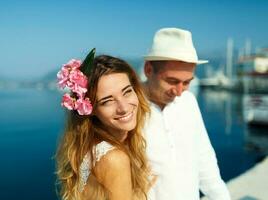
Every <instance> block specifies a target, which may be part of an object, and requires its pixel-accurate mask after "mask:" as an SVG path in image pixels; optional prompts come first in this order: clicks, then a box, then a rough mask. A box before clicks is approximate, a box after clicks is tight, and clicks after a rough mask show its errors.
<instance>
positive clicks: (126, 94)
mask: <svg viewBox="0 0 268 200" xmlns="http://www.w3.org/2000/svg"><path fill="white" fill-rule="evenodd" d="M132 91H133V90H132V89H128V90H127V91H125V92H124V96H128V95H129V94H131V93H132Z"/></svg>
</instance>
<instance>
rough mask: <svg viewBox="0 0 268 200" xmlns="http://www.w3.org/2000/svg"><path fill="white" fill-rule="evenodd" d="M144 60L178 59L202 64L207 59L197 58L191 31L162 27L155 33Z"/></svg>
mask: <svg viewBox="0 0 268 200" xmlns="http://www.w3.org/2000/svg"><path fill="white" fill-rule="evenodd" d="M144 60H145V61H153V60H155V61H157V60H178V61H183V62H189V63H196V64H204V63H207V62H208V61H207V60H198V57H197V54H196V50H195V48H194V45H193V41H192V34H191V32H189V31H187V30H183V29H178V28H163V29H160V30H159V31H157V32H156V33H155V36H154V40H153V45H152V48H151V49H150V51H149V53H148V55H146V56H144Z"/></svg>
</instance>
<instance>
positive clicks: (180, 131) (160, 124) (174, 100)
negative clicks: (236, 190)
mask: <svg viewBox="0 0 268 200" xmlns="http://www.w3.org/2000/svg"><path fill="white" fill-rule="evenodd" d="M207 62H208V61H206V60H198V57H197V54H196V50H195V48H194V46H193V43H192V36H191V33H190V32H189V31H186V30H182V29H177V28H164V29H160V30H159V31H158V32H156V34H155V37H154V40H153V45H152V48H151V50H150V52H149V54H148V55H147V56H145V66H144V72H145V75H146V77H147V81H146V82H145V83H144V86H145V91H146V93H147V95H148V98H149V100H150V101H151V110H152V113H151V116H150V119H148V121H147V123H146V126H145V133H146V141H147V152H148V157H149V161H150V163H151V165H152V170H153V173H154V174H155V175H156V176H157V181H156V183H155V185H154V186H153V188H152V191H151V193H150V195H154V196H155V199H156V200H198V199H200V197H199V190H201V191H202V193H203V194H205V195H206V196H207V197H208V198H209V199H211V200H229V199H230V196H229V192H228V190H227V188H226V185H225V183H224V182H223V180H222V179H221V176H220V173H219V168H218V165H217V159H216V156H215V152H214V150H213V147H212V146H211V143H210V141H209V138H208V135H207V131H206V128H205V126H204V123H203V119H202V116H201V113H200V110H199V107H198V104H197V101H196V98H195V97H194V95H193V94H192V93H191V92H189V91H187V89H188V87H189V84H190V82H191V80H193V78H194V71H195V67H196V65H197V64H203V63H207Z"/></svg>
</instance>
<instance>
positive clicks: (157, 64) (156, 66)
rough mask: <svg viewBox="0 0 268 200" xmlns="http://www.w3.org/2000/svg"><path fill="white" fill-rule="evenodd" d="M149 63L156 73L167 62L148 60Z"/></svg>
mask: <svg viewBox="0 0 268 200" xmlns="http://www.w3.org/2000/svg"><path fill="white" fill-rule="evenodd" d="M149 62H150V64H151V65H152V67H153V72H154V73H158V72H159V71H160V70H161V69H162V68H163V67H164V66H165V64H166V63H167V61H165V60H154V61H149Z"/></svg>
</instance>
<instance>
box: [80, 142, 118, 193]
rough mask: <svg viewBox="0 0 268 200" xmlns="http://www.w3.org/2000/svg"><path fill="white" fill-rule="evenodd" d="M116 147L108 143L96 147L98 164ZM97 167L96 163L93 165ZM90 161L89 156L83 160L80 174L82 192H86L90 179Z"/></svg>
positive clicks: (101, 143)
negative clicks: (85, 188)
mask: <svg viewBox="0 0 268 200" xmlns="http://www.w3.org/2000/svg"><path fill="white" fill-rule="evenodd" d="M114 148H115V147H114V146H112V145H111V144H109V143H108V142H105V141H103V142H100V143H99V144H97V145H96V146H95V153H96V154H95V156H96V162H98V161H99V160H100V159H101V158H102V157H103V156H104V155H105V154H107V153H108V152H109V151H111V150H113V149H114ZM93 165H95V163H93ZM90 171H91V170H90V159H89V156H88V154H86V155H85V157H84V158H83V161H82V163H81V165H80V169H79V173H80V177H81V179H80V184H79V190H80V192H82V191H83V190H84V187H85V185H86V184H87V180H88V177H89V175H90Z"/></svg>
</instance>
